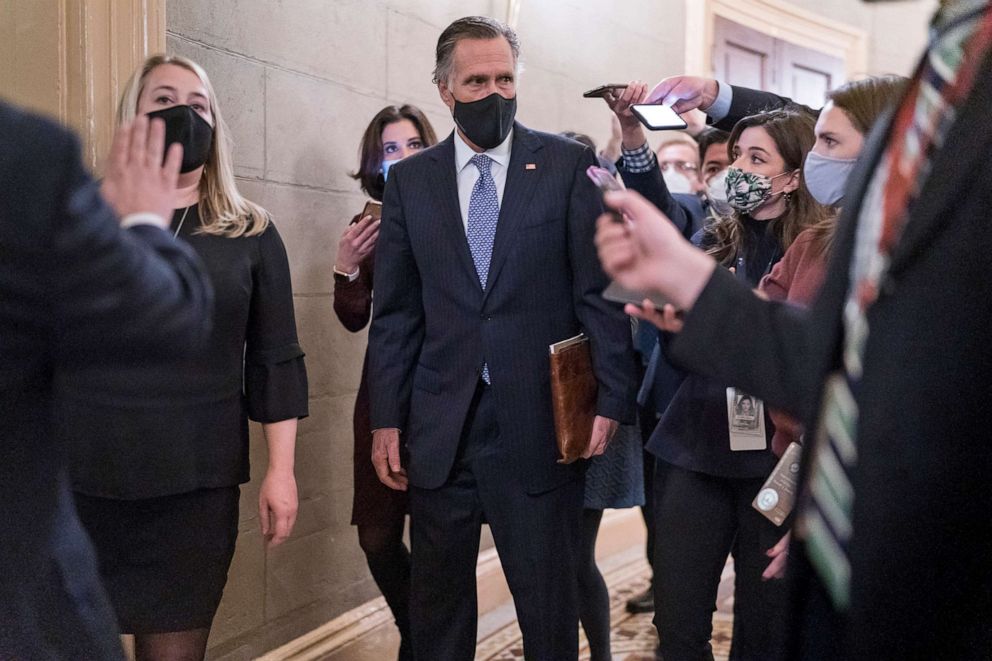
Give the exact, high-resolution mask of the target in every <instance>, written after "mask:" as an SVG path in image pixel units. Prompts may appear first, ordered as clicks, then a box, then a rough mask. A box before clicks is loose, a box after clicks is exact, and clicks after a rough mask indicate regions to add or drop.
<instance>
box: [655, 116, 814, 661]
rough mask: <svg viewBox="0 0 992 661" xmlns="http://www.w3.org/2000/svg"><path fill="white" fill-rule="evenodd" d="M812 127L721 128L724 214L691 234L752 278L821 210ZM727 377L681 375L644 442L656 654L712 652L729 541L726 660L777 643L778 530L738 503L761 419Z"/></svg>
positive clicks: (765, 120)
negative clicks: (774, 565) (811, 183)
mask: <svg viewBox="0 0 992 661" xmlns="http://www.w3.org/2000/svg"><path fill="white" fill-rule="evenodd" d="M813 125H814V118H813V115H811V114H810V113H807V112H804V111H802V110H798V109H797V110H777V111H773V112H766V113H760V114H758V115H754V116H751V117H747V118H745V119H743V120H741V121H740V122H738V123H737V125H736V126H735V127H734V130H733V131H732V132H731V135H730V142H729V143H728V149H729V152H730V155H731V159H732V163H731V166H730V168H729V169H728V173H727V201H728V203H729V204H730V205H731V206H732V207H733V212H732V213H731V214H730V215H728V216H724V217H721V218H718V219H717V220H715V221H714V222H713V223H711V224H710V225H709V226H708V227H707V228H706V229H704V230H702V231H701V232H700V233H698V234H697V235H696V237H694V239H693V240H694V242H695V243H697V245H699V246H700V247H701V248H703V249H704V250H705V251H707V252H708V253H709V254H710V255H712V256H713V257H714V258H715V259H716V260H717V261H718V262H719V263H720V264H722V265H723V266H724V267H726V268H729V269H734V271H735V273H736V277H738V278H740V279H741V280H743V281H746V282H748V283H749V284H750V285H751V286H752V287H753V286H755V285H757V283H758V281H759V280H760V279H761V278H762V276H764V275H765V274H767V273H768V272H769V271H770V270H771V269H772V267H773V266H774V265H775V263H776V262H777V261H778V260H779V259H780V258H781V256H782V255H783V253H784V252H785V251H786V250H787V249H788V247H789V245H790V244H791V243H792V242H793V241H794V240H795V238H796V236H798V235H799V234H800V233H801V232H802V231H803V230H804V229H806V228H808V227H810V226H812V225H815V224H816V223H818V222H820V221H821V220H822V219H823V218H824V215H825V209H824V208H823V207H822V206H820V205H819V204H817V203H816V201H815V200H814V199H813V197H812V196H811V195H810V193H809V191H808V190H807V188H806V184H805V181H804V177H803V174H802V166H803V160H804V159H805V157H806V154H807V153H808V152H809V150H810V149H811V148H812V146H813V142H814V136H813ZM728 385H729V384H726V383H719V382H717V381H714V380H712V379H708V378H705V377H703V376H700V375H697V374H688V375H686V377H685V379H684V380H683V381H682V383H681V385H680V386H679V388H678V391H677V392H676V394H675V396H674V397H673V399H672V401H671V403H670V405H669V406H668V409H667V410H666V412H665V413H664V415H663V416H662V418H661V420H660V422H659V423H658V427H657V429H655V431H654V433H653V434H652V436H651V439H650V440H649V441H648V445H647V449H648V451H649V452H651V453H652V454H654V455H655V457H656V458H657V471H658V476H657V477H656V479H655V485H656V490H655V508H656V511H655V524H656V531H657V535H658V539H659V542H658V544H656V546H655V564H654V572H655V590H656V592H655V625H656V626H657V627H658V632H659V637H660V641H661V642H660V646H659V652H660V654H661V656H663V657H664V658H665V659H673V660H680V661H681V660H687V659H706V658H712V657H711V654H712V650H711V648H710V637H711V633H712V616H713V608H714V603H715V601H716V596H717V587H718V585H719V583H720V576H721V573H722V571H723V567H724V564H725V563H726V559H727V555H728V554H729V553H730V552H731V550H733V555H734V562H735V564H734V567H735V573H736V577H735V600H734V641H733V651H732V654H731V656H732V658H740V659H763V658H772V657H773V656H774V649H775V646H776V644H777V640H778V639H777V636H776V634H777V631H776V627H775V624H776V622H777V621H778V619H777V618H778V615H779V613H778V610H779V608H780V607H781V605H782V603H783V595H782V586H781V585H779V584H777V583H769V582H763V581H762V579H761V573H762V570H763V569H764V568H765V565H766V564H767V558H766V556H765V551H766V550H767V549H768V548H770V547H771V546H772V545H773V544H774V543H775V542H776V541H777V540H778V539H779V538H780V537H781V532H780V531H779V530H778V529H777V528H776V526H774V525H773V524H772V523H771V522H769V521H768V520H767V519H765V518H764V517H763V516H761V515H760V514H759V513H757V512H756V511H754V510H753V509H752V508H751V506H750V504H751V500H752V499H753V498H754V495H755V494H756V493H757V492H758V490H759V488H760V487H761V484H762V483H763V481H764V480H765V478H766V477H767V476H768V474H769V473H770V472H771V470H772V468H774V466H775V463H776V457H775V455H774V454H772V452H771V450H770V448H769V442H770V439H771V431H772V425H771V422H770V420H768V418H767V415H766V412H765V410H764V407H763V404H762V403H761V402H760V400H757V399H755V398H753V397H751V396H749V395H748V394H747V393H744V392H741V391H738V390H737V389H734V388H728V387H727V386H728ZM745 400H747V401H749V402H750V403H751V404H752V408H751V409H750V411H749V412H748V413H747V415H746V416H742V415H739V414H738V412H737V406H738V405H739V404H740V402H742V401H745ZM744 417H746V418H747V420H744ZM744 422H746V423H747V424H744Z"/></svg>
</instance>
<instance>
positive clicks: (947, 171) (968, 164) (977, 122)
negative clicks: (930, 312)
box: [889, 53, 992, 275]
mask: <svg viewBox="0 0 992 661" xmlns="http://www.w3.org/2000/svg"><path fill="white" fill-rule="evenodd" d="M990 107H992V53H989V55H988V56H986V58H985V62H984V64H983V65H982V69H981V71H980V72H979V74H978V76H977V78H976V79H975V85H974V87H973V88H972V90H971V92H970V93H969V95H968V99H967V100H966V101H965V103H964V104H963V105H962V106H961V107H959V108H958V115H957V118H956V119H955V120H954V122H953V124H952V125H951V127H950V130H949V131H948V133H947V135H946V136H945V138H944V144H943V146H942V147H941V148H939V149H938V150H937V152H936V154H935V155H934V158H933V161H932V162H931V163H930V174H929V175H928V176H927V180H926V183H925V184H924V186H923V189H922V190H921V191H920V194H919V195H918V196H917V198H916V200H915V201H914V202H913V204H912V205H911V206H910V210H911V211H910V217H909V219H908V220H907V222H906V226H905V228H904V229H903V234H902V237H901V238H900V239H899V241H898V242H897V243H896V247H895V250H894V251H893V253H892V258H891V261H890V263H889V273H891V274H892V275H896V274H898V273H899V272H900V271H902V270H903V269H904V268H905V267H906V264H907V263H909V262H911V261H912V259H913V257H914V256H917V255H919V254H921V252H922V249H923V247H924V246H925V245H926V244H928V243H930V242H931V241H932V240H933V238H934V237H935V236H936V235H937V234H938V233H939V231H940V230H941V229H943V228H945V227H946V226H947V225H948V222H949V221H950V220H951V219H952V218H953V215H952V214H949V213H943V212H944V211H946V210H947V209H948V207H950V206H952V205H953V204H954V203H955V202H957V201H958V200H960V199H961V198H962V196H963V194H965V193H967V190H968V187H969V184H970V183H971V182H973V181H974V176H973V173H974V172H975V171H976V170H981V169H982V168H984V167H987V165H986V164H987V162H988V158H989V156H988V155H989V151H988V150H989V148H990V145H989V142H990V140H992V122H989V119H988V109H989V108H990ZM948 147H950V148H948Z"/></svg>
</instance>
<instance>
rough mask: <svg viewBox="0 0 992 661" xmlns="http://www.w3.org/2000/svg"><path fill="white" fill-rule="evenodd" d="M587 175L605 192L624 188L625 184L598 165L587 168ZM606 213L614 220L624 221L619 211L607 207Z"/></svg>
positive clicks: (617, 221)
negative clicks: (621, 183) (622, 184)
mask: <svg viewBox="0 0 992 661" xmlns="http://www.w3.org/2000/svg"><path fill="white" fill-rule="evenodd" d="M586 176H587V177H589V179H591V180H592V183H594V184H596V188H598V189H599V190H600V191H602V192H603V193H606V192H608V191H612V190H623V186H621V185H620V182H618V181H617V180H616V177H614V176H613V175H612V174H610V173H609V171H608V170H605V169H603V168H601V167H599V166H598V165H590V166H589V167H588V168H586ZM604 206H605V205H604ZM606 213H608V214H610V217H611V218H612V219H613V222H615V223H622V222H623V216H621V215H620V213H619V212H617V211H614V210H613V209H610V208H609V207H606Z"/></svg>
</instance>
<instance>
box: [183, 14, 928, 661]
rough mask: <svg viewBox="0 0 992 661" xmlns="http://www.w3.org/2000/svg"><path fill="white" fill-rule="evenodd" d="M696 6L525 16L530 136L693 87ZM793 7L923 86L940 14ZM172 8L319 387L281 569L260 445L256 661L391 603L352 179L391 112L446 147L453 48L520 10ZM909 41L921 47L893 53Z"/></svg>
mask: <svg viewBox="0 0 992 661" xmlns="http://www.w3.org/2000/svg"><path fill="white" fill-rule="evenodd" d="M695 1H697V0H627V1H626V2H622V3H603V2H588V1H587V0H523V2H522V3H520V7H521V8H520V14H519V25H518V29H519V33H520V38H521V42H522V50H523V53H522V61H523V63H524V67H525V71H524V74H523V76H522V77H521V79H520V83H519V118H520V119H521V120H522V121H523V122H524V123H525V124H527V125H529V126H531V127H534V128H537V129H543V130H548V131H561V130H566V129H569V130H578V131H584V132H587V133H589V134H591V135H592V136H593V137H594V138H595V139H597V140H598V141H600V142H602V141H603V140H605V138H606V137H607V136H608V133H609V116H608V114H607V113H606V111H605V108H604V107H603V105H602V102H598V101H588V100H583V99H582V98H581V92H582V91H583V90H585V89H588V88H590V87H593V86H595V85H597V84H600V83H604V82H613V81H624V80H627V79H630V78H638V77H639V78H643V79H645V80H648V81H651V82H654V81H656V80H658V79H660V78H661V77H663V76H666V75H671V74H675V73H678V72H680V71H681V70H682V69H683V67H684V61H685V51H686V48H685V46H686V44H685V38H686V37H685V36H684V35H683V26H684V24H685V9H686V3H689V2H695ZM795 4H797V5H803V6H804V7H806V8H808V9H811V10H813V11H820V10H822V13H823V14H824V15H827V16H828V17H830V18H834V19H836V20H840V21H846V22H849V23H852V24H854V25H858V26H861V27H863V28H864V27H866V26H874V27H873V28H872V29H871V30H870V31H871V43H872V47H871V53H870V57H869V62H870V65H871V69H872V71H890V70H895V71H899V72H906V71H908V70H909V68H910V66H911V62H912V60H913V59H914V58H915V51H916V50H917V45H916V42H917V41H919V39H918V38H917V37H918V36H919V34H922V29H920V28H919V26H920V25H921V24H923V23H924V22H925V18H923V15H924V14H925V13H926V12H927V11H928V8H927V9H926V10H924V9H922V8H921V6H922V5H926V4H928V3H927V2H923V3H920V2H917V3H913V2H909V3H897V4H898V5H899V6H900V7H903V8H904V10H905V13H899V12H896V11H894V10H889V9H884V8H867V9H866V8H863V7H861V5H860V2H858V1H857V0H837V1H835V2H833V1H832V2H827V3H824V2H822V1H820V2H815V1H812V0H810V1H809V2H806V1H804V0H796V2H795ZM841 5H842V6H843V7H841ZM167 7H168V12H167V29H168V39H167V45H168V48H169V50H170V51H171V52H175V53H181V54H183V55H187V56H189V57H192V58H193V59H195V60H196V61H198V62H200V63H201V64H203V65H204V66H205V67H206V69H207V71H208V72H209V73H210V75H211V76H212V78H213V81H214V84H215V86H216V88H217V91H218V93H219V95H220V102H221V104H222V108H223V111H224V114H225V115H226V117H227V119H228V122H229V124H230V126H231V129H232V133H233V135H234V138H235V140H236V148H235V163H236V170H237V174H238V176H239V178H240V185H241V188H242V190H243V192H244V193H245V194H246V195H248V196H249V197H250V198H251V199H253V200H255V201H257V202H259V203H261V204H262V205H264V206H265V207H266V208H268V209H269V210H270V211H271V212H272V213H273V215H274V217H275V221H276V224H277V226H278V227H279V230H280V232H281V233H282V235H283V238H284V240H285V242H286V246H287V250H288V252H289V257H290V262H291V266H292V273H293V283H294V287H295V292H296V311H297V320H298V326H299V329H300V335H301V341H302V343H303V347H304V350H305V351H306V352H307V361H308V368H309V372H310V385H311V401H310V410H311V416H310V418H309V419H307V420H305V421H304V422H303V423H302V425H301V427H300V438H299V451H298V461H297V466H298V478H299V487H300V494H301V499H302V502H301V510H300V517H299V522H298V524H297V528H296V532H295V534H294V536H293V538H292V539H291V540H290V541H289V542H287V543H286V544H285V545H284V546H283V547H281V548H278V549H275V550H273V551H271V552H269V553H266V552H265V551H264V549H263V548H262V544H261V540H260V538H259V534H258V530H257V516H256V513H255V501H256V498H257V483H258V480H259V479H260V477H261V474H262V472H263V469H264V444H262V443H261V442H260V441H261V439H260V437H259V435H258V434H257V432H258V430H257V429H253V439H252V457H253V482H252V484H250V485H248V486H246V487H245V488H244V491H243V498H242V517H241V537H240V539H239V544H238V551H237V555H236V558H235V562H234V566H233V567H232V570H231V578H230V582H229V585H228V588H227V592H226V596H225V599H224V603H223V604H222V606H221V611H220V613H219V615H218V618H217V621H216V625H215V629H214V634H213V637H212V640H211V653H210V656H211V658H215V659H218V658H224V659H248V658H251V657H253V656H255V655H257V654H259V653H261V652H263V651H265V650H268V649H271V648H273V647H275V646H277V645H278V644H281V643H283V642H286V641H287V640H290V639H292V638H293V637H295V636H298V635H300V634H302V633H304V632H305V631H308V630H310V629H312V628H314V627H316V626H318V625H319V624H322V623H323V622H325V621H327V620H329V619H331V618H332V617H334V616H336V615H338V614H340V613H342V612H344V611H346V610H349V609H351V608H353V607H355V606H357V605H359V604H361V603H363V602H364V601H366V600H368V599H370V598H372V597H374V596H376V594H377V592H376V589H375V586H374V584H373V583H372V581H371V579H370V577H369V575H368V571H367V569H366V567H365V563H364V558H363V556H362V554H361V552H360V550H359V548H358V541H357V536H356V534H355V531H354V529H353V528H352V527H351V526H350V525H349V515H350V509H351V490H352V477H351V470H352V469H351V465H352V459H351V453H352V436H351V423H350V420H351V409H352V406H353V402H354V397H355V391H356V388H357V385H358V381H359V375H360V370H361V363H362V355H363V351H364V347H365V342H366V334H365V333H364V332H363V333H359V334H355V335H353V334H349V333H348V332H346V331H345V330H344V329H343V328H342V327H341V326H340V324H339V323H338V322H337V320H336V318H335V317H334V314H333V312H332V309H331V306H332V303H333V297H332V277H331V269H332V264H333V261H334V255H335V250H336V243H337V238H338V236H339V234H340V232H341V231H342V230H343V229H344V227H345V225H346V223H347V222H348V220H349V219H350V218H351V217H352V216H353V215H354V214H355V213H356V212H357V211H358V210H359V209H360V208H361V205H362V203H363V201H364V199H363V196H362V195H361V194H360V192H359V191H358V187H357V185H356V184H355V182H354V181H353V180H351V179H350V178H349V177H348V176H347V172H348V171H349V170H351V169H353V168H354V167H355V166H356V161H357V158H356V149H357V146H358V141H359V138H360V136H361V133H362V131H363V129H364V128H365V125H366V124H367V122H368V120H369V119H370V118H371V117H372V115H373V114H374V113H375V112H376V111H377V110H379V108H381V107H382V106H383V105H385V104H387V103H402V102H412V103H415V104H417V105H419V106H421V107H422V108H423V109H424V110H425V111H426V112H427V114H428V116H429V117H430V118H431V121H432V122H433V123H434V125H435V128H436V129H437V130H438V133H439V135H442V136H443V135H446V134H447V133H448V132H449V131H450V130H451V126H452V125H451V121H450V118H449V114H448V112H447V109H446V108H445V107H444V106H443V105H442V104H441V102H440V100H439V99H438V97H437V92H436V89H435V88H434V86H432V85H431V83H430V73H431V69H432V67H433V49H434V44H435V42H436V39H437V36H438V34H439V33H440V31H441V30H442V29H443V27H444V26H445V25H446V24H447V23H449V22H450V21H451V20H453V19H455V18H457V17H459V16H462V15H466V14H470V13H483V14H489V15H493V16H496V17H498V18H505V17H506V11H507V3H506V2H505V0H461V1H456V0H430V1H427V0H420V1H418V0H292V1H291V2H290V1H288V0H287V1H282V2H274V1H272V0H241V1H238V0H212V1H211V2H202V1H201V0H168V3H167ZM897 18H898V19H899V20H896V19H897ZM889 24H891V25H893V26H894V27H892V28H891V29H890V28H888V27H886V26H888V25H889ZM883 28H885V29H884V30H883ZM883 32H884V34H882V33H883ZM908 33H912V36H911V37H907V38H906V40H907V41H906V43H909V42H913V43H912V45H911V47H910V46H907V47H906V48H896V47H895V46H894V45H893V46H891V47H890V44H896V43H901V42H900V41H899V40H901V39H903V37H904V36H905V35H906V34H908Z"/></svg>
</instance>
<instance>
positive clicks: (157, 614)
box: [61, 55, 307, 661]
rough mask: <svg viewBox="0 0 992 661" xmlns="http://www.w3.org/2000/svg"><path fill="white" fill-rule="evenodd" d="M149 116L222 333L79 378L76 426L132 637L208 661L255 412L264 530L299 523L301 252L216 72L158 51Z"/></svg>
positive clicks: (129, 104) (110, 570)
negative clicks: (177, 149) (297, 276)
mask: <svg viewBox="0 0 992 661" xmlns="http://www.w3.org/2000/svg"><path fill="white" fill-rule="evenodd" d="M138 114H143V115H150V116H151V117H161V118H163V119H164V120H165V123H166V141H167V142H169V143H172V142H179V143H180V144H182V146H183V150H184V153H183V165H182V168H181V174H180V177H179V183H178V187H177V189H176V197H175V215H174V218H173V222H172V231H173V233H174V234H175V236H176V237H177V238H178V239H181V240H183V241H186V242H188V243H189V244H190V245H191V246H192V247H193V249H194V250H195V251H196V252H197V254H198V255H199V256H200V259H201V260H202V261H203V263H204V265H205V267H206V270H207V272H208V273H209V274H210V277H211V281H212V284H213V289H214V301H215V315H214V323H213V331H212V334H211V337H210V340H209V342H208V343H207V348H206V349H205V350H204V351H201V352H200V353H199V354H197V355H195V357H194V358H193V359H187V360H183V359H179V358H177V359H175V360H173V361H158V362H152V361H148V362H145V363H143V364H124V363H121V364H118V365H116V366H114V367H113V368H101V367H93V368H89V369H85V370H79V371H77V372H74V373H73V374H70V375H67V377H66V379H65V384H64V386H65V388H64V389H65V391H66V393H67V396H66V404H65V407H64V408H63V410H62V411H61V419H62V420H63V422H64V428H65V432H64V433H65V434H66V435H67V436H68V437H69V445H70V446H71V447H72V456H71V477H72V484H73V489H74V491H75V494H76V500H77V507H78V510H79V514H80V518H81V519H82V521H83V523H84V525H85V526H86V529H87V532H88V533H89V534H90V536H91V537H92V538H93V541H94V544H95V546H96V549H97V554H98V556H99V563H100V572H101V575H102V578H103V581H104V584H105V586H106V588H107V590H108V592H109V594H110V597H111V601H112V602H113V605H114V608H115V610H116V612H117V618H118V621H119V624H120V628H121V632H122V633H130V634H134V637H135V654H136V657H137V659H138V661H146V660H164V659H197V658H203V656H204V653H205V650H206V644H207V637H208V636H209V633H210V626H211V623H212V621H213V617H214V614H215V613H216V610H217V606H218V604H219V603H220V599H221V595H222V593H223V589H224V584H225V582H226V581H227V572H228V568H229V567H230V563H231V558H232V556H233V554H234V545H235V541H236V539H237V536H238V501H239V495H240V488H239V485H240V484H243V483H245V482H247V481H248V479H249V465H248V420H249V418H250V419H252V420H255V421H257V422H260V423H262V428H263V431H264V434H265V439H266V442H267V445H268V468H267V470H266V472H265V477H264V479H263V480H262V484H261V487H260V490H259V502H258V515H259V523H260V527H261V532H262V535H263V537H264V538H265V539H266V541H267V543H268V544H269V545H275V544H279V543H281V542H282V541H284V540H285V539H286V538H287V537H288V536H289V534H290V532H291V531H292V529H293V524H294V522H295V520H296V512H297V503H298V500H297V491H296V479H295V476H294V452H295V444H296V427H297V420H298V419H299V418H302V417H304V416H306V415H307V378H306V370H305V367H304V364H303V352H302V351H301V349H300V345H299V343H298V341H297V335H296V322H295V318H294V311H293V292H292V286H291V283H290V275H289V264H288V261H287V257H286V250H285V248H284V246H283V243H282V240H281V239H280V238H279V233H278V232H277V231H276V228H275V226H274V225H273V224H272V221H271V219H270V218H269V216H268V214H267V213H266V211H265V210H264V209H262V208H261V207H259V206H258V205H256V204H253V203H252V202H249V201H248V200H246V199H244V198H243V197H241V195H240V194H239V193H238V190H237V187H236V185H235V180H234V173H233V167H232V159H231V150H230V144H229V142H228V136H227V127H226V126H225V124H224V121H223V119H222V117H221V114H220V108H219V107H218V106H217V96H216V94H215V93H214V91H213V88H212V86H211V84H210V81H209V79H208V78H207V74H206V72H204V71H203V69H202V68H201V67H200V66H199V65H197V64H196V63H194V62H192V61H190V60H188V59H186V58H182V57H174V56H173V57H167V56H161V55H159V56H153V57H151V58H149V59H148V60H147V61H146V62H145V63H144V64H143V65H142V67H141V68H140V69H139V70H138V71H137V72H135V74H134V76H133V77H132V78H131V80H130V81H129V83H128V84H127V86H126V88H125V91H124V94H123V97H122V99H121V104H120V108H119V111H118V121H119V122H126V121H128V120H130V119H132V118H133V117H135V116H136V115H138ZM148 304H149V305H154V304H155V303H154V301H149V302H148ZM178 355H179V354H178V352H177V356H178ZM108 421H110V422H109V424H108Z"/></svg>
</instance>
